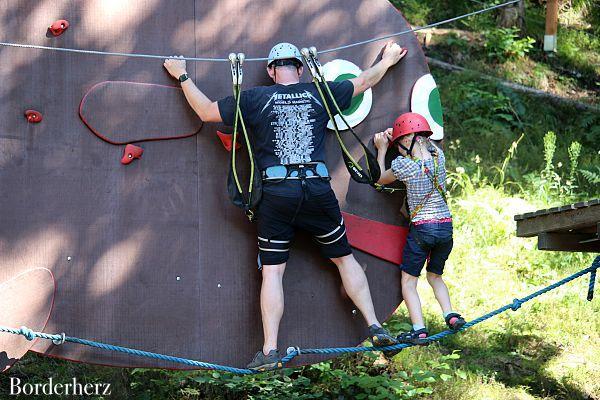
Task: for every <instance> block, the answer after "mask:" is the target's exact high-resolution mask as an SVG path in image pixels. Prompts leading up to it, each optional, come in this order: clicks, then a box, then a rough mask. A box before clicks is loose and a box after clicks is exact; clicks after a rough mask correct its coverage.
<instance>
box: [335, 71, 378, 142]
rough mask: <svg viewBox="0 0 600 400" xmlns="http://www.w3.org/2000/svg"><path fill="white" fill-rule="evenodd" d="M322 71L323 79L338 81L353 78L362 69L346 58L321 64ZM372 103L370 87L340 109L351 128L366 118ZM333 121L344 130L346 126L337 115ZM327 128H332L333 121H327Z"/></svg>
mask: <svg viewBox="0 0 600 400" xmlns="http://www.w3.org/2000/svg"><path fill="white" fill-rule="evenodd" d="M323 72H324V74H325V79H327V80H328V81H333V82H340V81H343V80H346V79H353V78H356V77H358V76H359V75H360V74H361V72H362V70H361V69H360V68H359V67H358V66H357V65H356V64H353V63H351V62H350V61H347V60H339V59H338V60H333V61H330V62H328V63H327V64H325V65H323ZM372 105H373V91H372V90H371V89H369V90H367V91H366V92H364V93H362V94H360V95H358V96H356V97H354V98H353V99H352V102H351V103H350V107H348V108H347V109H345V110H342V114H343V115H344V118H345V119H346V121H348V124H350V126H351V127H352V128H354V127H355V126H356V125H358V124H360V123H361V122H362V121H364V120H365V118H367V115H369V112H371V106H372ZM334 118H335V121H336V122H337V125H338V127H339V128H340V129H341V130H346V129H348V127H347V126H346V124H345V123H344V121H342V118H341V117H340V116H339V115H336V116H335V117H334ZM327 128H329V129H333V122H332V121H329V122H328V123H327Z"/></svg>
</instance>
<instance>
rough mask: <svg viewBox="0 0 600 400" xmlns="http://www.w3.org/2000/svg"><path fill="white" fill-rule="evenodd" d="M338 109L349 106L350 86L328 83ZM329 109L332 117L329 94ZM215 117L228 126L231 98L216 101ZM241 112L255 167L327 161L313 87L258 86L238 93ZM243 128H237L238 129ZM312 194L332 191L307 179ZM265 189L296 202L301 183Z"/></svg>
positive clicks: (321, 112)
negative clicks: (219, 115) (218, 113)
mask: <svg viewBox="0 0 600 400" xmlns="http://www.w3.org/2000/svg"><path fill="white" fill-rule="evenodd" d="M328 84H329V87H330V88H331V91H332V93H333V95H334V97H335V100H336V101H337V103H338V105H339V106H340V109H342V110H344V109H346V108H348V107H349V106H350V102H351V100H352V94H353V92H354V85H353V84H352V82H350V81H348V80H345V81H341V82H328ZM325 96H326V98H327V99H328V103H329V107H330V110H331V111H332V113H334V114H336V112H335V108H334V106H333V105H332V104H331V101H330V100H329V98H328V96H327V94H326V93H325ZM218 104H219V112H220V113H221V118H222V119H223V122H224V123H225V124H226V125H230V126H231V125H233V120H234V118H235V100H234V98H233V96H229V97H226V98H224V99H221V100H219V102H218ZM240 109H241V110H242V115H243V117H244V122H245V123H246V127H247V128H248V131H249V135H250V137H251V140H252V143H253V145H254V155H255V157H256V162H257V164H258V168H259V169H260V170H261V171H262V170H264V169H265V168H267V167H270V166H273V165H281V164H283V165H287V164H303V163H308V162H314V161H324V160H325V134H326V132H327V122H328V121H329V116H328V115H327V110H326V109H325V107H324V106H323V102H322V99H321V97H320V95H319V92H318V91H317V88H316V87H315V85H314V83H296V84H292V85H281V84H275V85H272V86H259V87H255V88H253V89H250V90H245V91H243V92H242V97H241V98H240ZM240 129H241V128H240ZM307 183H308V187H309V190H310V192H311V194H315V195H316V194H322V193H325V192H327V191H328V190H330V185H329V182H326V181H324V180H322V179H308V180H307ZM264 190H265V191H267V192H269V193H272V194H276V195H279V196H287V197H297V196H298V195H301V193H302V190H301V187H300V182H299V181H293V180H286V181H284V182H280V183H268V182H266V183H265V185H264Z"/></svg>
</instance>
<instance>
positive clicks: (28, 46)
mask: <svg viewBox="0 0 600 400" xmlns="http://www.w3.org/2000/svg"><path fill="white" fill-rule="evenodd" d="M520 1H522V0H510V1H507V2H505V3H501V4H496V5H493V6H490V7H486V8H482V9H480V10H476V11H472V12H470V13H467V14H462V15H458V16H456V17H452V18H448V19H445V20H442V21H438V22H434V23H431V24H427V25H423V26H419V27H415V28H411V29H406V30H403V31H400V32H396V33H391V34H389V35H384V36H379V37H375V38H371V39H367V40H363V41H360V42H355V43H350V44H346V45H343V46H338V47H334V48H331V49H327V50H323V51H321V53H322V54H323V53H332V52H336V51H339V50H346V49H350V48H352V47H356V46H363V45H365V44H369V43H374V42H378V41H381V40H386V39H391V38H393V37H397V36H402V35H406V34H409V33H413V32H418V31H421V30H425V29H430V28H434V27H436V26H440V25H445V24H449V23H451V22H455V21H459V20H461V19H465V18H469V17H472V16H474V15H479V14H483V13H486V12H490V11H493V10H496V9H498V8H503V7H507V6H509V5H511V4H515V3H518V2H520ZM0 46H6V47H16V48H24V49H38V50H52V51H61V52H66V53H78V54H93V55H102V56H116V57H131V58H149V59H161V60H164V59H165V58H169V56H164V55H158V54H141V53H120V52H113V51H98V50H85V49H71V48H66V47H51V46H38V45H32V44H22V43H11V42H0ZM181 59H182V60H186V61H203V62H227V61H229V59H228V58H211V57H183V58H181ZM267 60H268V58H266V57H255V58H247V59H246V61H267Z"/></svg>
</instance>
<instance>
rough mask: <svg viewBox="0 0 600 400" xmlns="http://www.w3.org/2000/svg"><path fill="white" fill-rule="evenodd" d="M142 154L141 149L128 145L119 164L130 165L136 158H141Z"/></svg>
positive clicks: (142, 150)
mask: <svg viewBox="0 0 600 400" xmlns="http://www.w3.org/2000/svg"><path fill="white" fill-rule="evenodd" d="M143 153H144V149H142V148H141V147H139V146H135V145H133V144H128V145H127V146H125V151H124V152H123V157H122V158H121V164H123V165H127V164H130V163H131V162H132V161H133V160H135V159H136V158H142V154H143Z"/></svg>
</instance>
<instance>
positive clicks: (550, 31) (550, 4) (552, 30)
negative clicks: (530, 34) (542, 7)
mask: <svg viewBox="0 0 600 400" xmlns="http://www.w3.org/2000/svg"><path fill="white" fill-rule="evenodd" d="M557 31H558V0H548V1H547V2H546V34H545V35H544V51H556V33H557Z"/></svg>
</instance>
